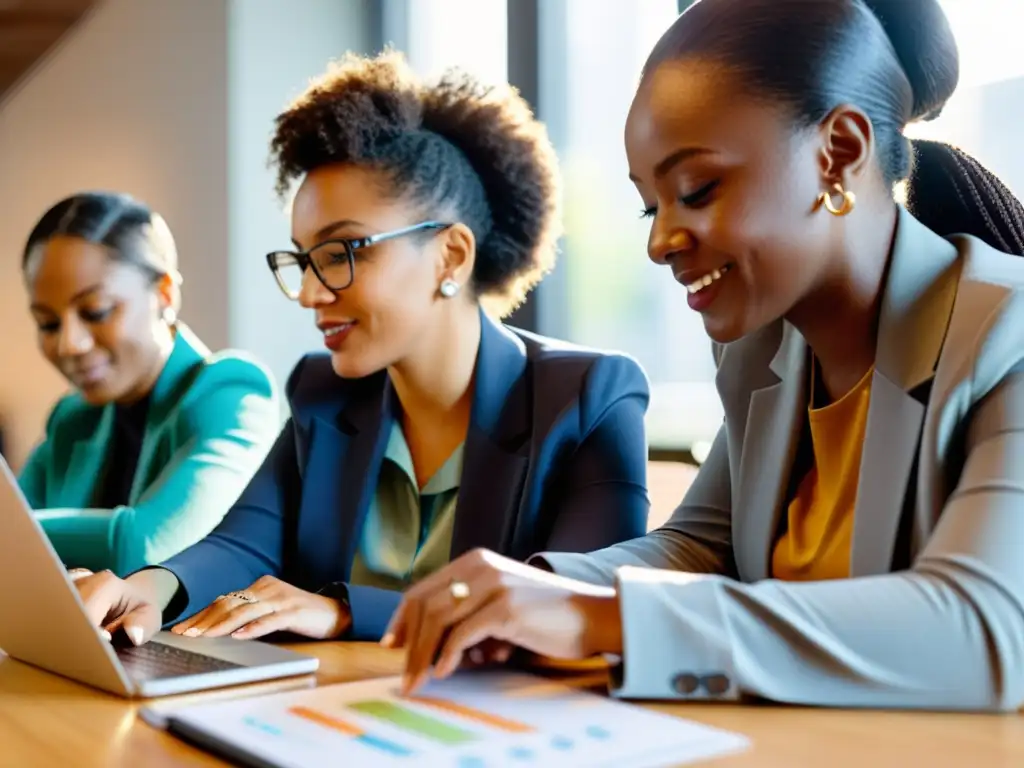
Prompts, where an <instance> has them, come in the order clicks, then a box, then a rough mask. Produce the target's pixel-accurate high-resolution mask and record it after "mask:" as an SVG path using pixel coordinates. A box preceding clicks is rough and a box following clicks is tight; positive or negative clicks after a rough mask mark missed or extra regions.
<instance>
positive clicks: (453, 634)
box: [417, 600, 508, 685]
mask: <svg viewBox="0 0 1024 768" xmlns="http://www.w3.org/2000/svg"><path fill="white" fill-rule="evenodd" d="M507 625H508V607H507V606H506V605H505V603H504V602H503V601H500V600H492V601H491V602H489V603H487V605H485V606H483V607H482V608H481V609H480V610H479V611H477V612H476V613H474V614H473V615H472V616H470V617H469V618H468V619H466V620H465V621H463V622H460V623H459V624H458V625H456V626H455V627H453V628H452V630H451V631H450V632H449V633H448V637H447V638H446V639H445V641H444V644H443V645H442V647H441V652H440V654H439V656H438V659H437V664H435V665H434V677H438V678H444V677H448V676H449V675H451V674H452V672H454V671H455V670H456V669H458V668H459V665H460V664H461V663H462V657H463V654H464V653H465V652H466V651H467V650H469V649H470V648H472V647H474V646H477V645H480V644H481V643H483V642H484V641H485V640H488V639H495V640H505V639H506V638H504V637H501V635H502V634H503V633H505V632H507ZM421 683H422V681H419V683H418V684H417V685H419V684H421Z"/></svg>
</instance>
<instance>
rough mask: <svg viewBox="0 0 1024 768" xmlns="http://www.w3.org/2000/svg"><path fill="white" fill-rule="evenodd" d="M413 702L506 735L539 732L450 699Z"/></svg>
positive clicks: (417, 700)
mask: <svg viewBox="0 0 1024 768" xmlns="http://www.w3.org/2000/svg"><path fill="white" fill-rule="evenodd" d="M411 701H414V702H416V703H417V704H422V705H424V706H427V707H433V708H434V709H437V710H440V711H442V712H447V713H450V714H453V715H458V716H460V717H464V718H466V719H467V720H473V721H475V722H478V723H480V724H482V725H487V726H490V727H491V728H495V729H497V730H499V731H505V732H506V733H533V732H535V731H536V730H537V729H536V728H534V727H532V726H529V725H526V724H524V723H520V722H517V721H515V720H509V719H507V718H504V717H499V716H498V715H493V714H491V713H489V712H481V711H480V710H479V709H474V708H473V707H467V706H466V705H465V704H459V703H458V702H454V701H450V700H449V699H439V698H435V697H433V696H414V697H413V698H412V699H411Z"/></svg>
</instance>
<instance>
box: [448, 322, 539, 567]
mask: <svg viewBox="0 0 1024 768" xmlns="http://www.w3.org/2000/svg"><path fill="white" fill-rule="evenodd" d="M480 323H481V330H480V349H479V352H478V353H477V362H476V371H475V374H474V387H475V388H474V393H473V407H472V413H471V415H470V426H469V432H468V434H467V435H466V447H465V452H464V454H463V463H462V479H461V481H460V485H459V493H458V500H457V502H456V507H455V522H454V529H453V531H452V545H451V557H452V558H453V559H454V558H456V557H458V556H459V555H461V554H463V553H465V552H467V551H469V550H470V549H473V548H475V547H486V548H488V549H493V550H495V551H498V552H507V551H509V547H510V545H511V541H512V536H513V533H514V530H515V523H516V519H517V517H518V511H519V504H520V502H521V500H522V491H523V487H524V483H525V480H526V474H527V467H528V466H529V459H528V457H526V456H523V455H521V453H519V450H520V448H521V447H522V446H523V444H524V441H525V438H526V436H527V434H528V432H529V425H530V422H529V398H528V392H527V387H526V381H525V377H524V375H523V374H524V372H525V369H526V350H525V349H524V347H523V343H522V342H521V341H520V340H519V339H518V338H516V337H515V336H514V335H513V334H512V333H510V332H509V331H507V330H506V329H505V328H503V327H501V326H500V325H498V324H497V323H495V322H494V321H492V320H491V319H490V318H488V317H487V315H486V314H484V313H483V312H481V313H480Z"/></svg>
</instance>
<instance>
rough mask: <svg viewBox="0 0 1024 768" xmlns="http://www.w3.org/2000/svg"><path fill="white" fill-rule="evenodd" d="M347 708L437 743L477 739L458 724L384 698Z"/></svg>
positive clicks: (453, 743) (465, 742) (452, 745)
mask: <svg viewBox="0 0 1024 768" xmlns="http://www.w3.org/2000/svg"><path fill="white" fill-rule="evenodd" d="M348 708H349V709H350V710H352V711H353V712H357V713H359V714H360V715H365V716H367V717H372V718H375V719H377V720H381V721H383V722H386V723H389V724H390V725H393V726H395V727H396V728H401V729H402V730H405V731H409V732H411V733H415V734H417V735H419V736H423V737H425V738H428V739H430V740H432V741H435V742H437V743H438V744H444V745H445V746H449V747H457V746H460V745H462V744H468V743H470V742H472V741H476V740H477V738H478V737H477V735H476V734H475V733H473V732H472V731H467V730H465V729H463V728H459V727H458V726H454V725H451V724H449V723H446V722H444V721H443V720H438V719H436V718H433V717H428V716H427V715H423V714H420V713H419V712H416V711H415V710H412V709H409V708H408V707H404V706H402V705H400V704H397V703H396V702H394V701H387V700H385V699H371V700H367V701H356V702H353V703H351V704H349V705H348Z"/></svg>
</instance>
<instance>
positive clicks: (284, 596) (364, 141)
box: [78, 53, 648, 643]
mask: <svg viewBox="0 0 1024 768" xmlns="http://www.w3.org/2000/svg"><path fill="white" fill-rule="evenodd" d="M271 147H272V154H273V158H274V160H275V162H276V167H277V169H278V191H279V193H281V195H282V196H284V195H287V194H288V193H289V192H290V191H291V189H292V187H294V186H296V185H297V189H295V191H294V198H293V200H292V205H291V212H292V235H293V241H294V248H293V249H292V250H288V251H277V252H274V253H271V254H269V255H268V257H267V260H268V263H269V266H270V268H271V270H272V271H273V273H274V275H275V277H276V279H277V281H278V283H279V285H280V287H281V288H282V290H283V292H284V293H285V295H286V296H288V297H289V298H291V299H295V300H297V301H298V302H299V303H300V304H301V305H302V306H303V307H305V308H306V309H309V310H311V311H312V313H313V315H314V316H315V322H316V324H317V327H318V328H319V329H320V330H321V331H322V333H323V336H324V344H325V346H326V347H327V350H328V352H326V353H319V354H312V355H308V356H306V357H305V358H303V359H302V360H301V361H300V362H299V364H298V365H297V366H296V368H295V370H294V372H293V373H292V375H291V377H290V379H289V382H288V385H287V394H288V397H289V400H290V404H291V411H292V418H291V420H290V421H289V422H288V424H287V425H286V426H285V429H284V431H283V432H282V434H281V436H280V438H279V439H278V441H277V444H276V446H275V447H274V449H273V451H272V452H271V455H270V457H269V458H268V460H267V462H266V464H265V465H264V466H263V468H262V469H261V470H260V471H259V473H258V474H257V475H256V476H255V478H254V479H253V481H252V483H251V484H250V486H249V488H248V489H247V490H246V491H245V493H244V494H243V495H242V497H241V499H240V500H239V501H238V503H237V504H236V505H235V506H234V508H233V509H232V510H231V511H230V512H229V513H228V515H227V517H226V518H225V520H224V522H223V524H222V525H221V526H220V527H219V528H218V529H217V530H215V531H214V532H213V533H212V534H211V535H210V536H208V537H207V538H206V539H204V540H203V541H201V542H199V543H198V544H196V545H195V546H193V547H191V548H189V549H188V550H186V551H184V552H182V553H181V554H180V555H178V556H176V557H174V558H171V559H170V560H168V561H166V562H165V563H163V565H162V567H160V568H156V569H150V570H144V571H141V572H139V573H136V574H134V575H132V576H130V577H129V578H128V579H127V580H124V581H121V580H119V579H115V578H114V577H113V576H111V575H110V574H101V575H95V576H89V577H87V578H84V579H80V580H79V581H78V585H79V587H80V589H81V591H82V594H83V596H84V598H85V599H86V602H87V604H88V605H89V606H90V609H91V613H92V615H95V616H96V617H97V618H98V619H99V620H100V621H101V623H102V624H103V626H105V627H106V628H107V629H108V631H112V630H113V629H114V628H116V627H118V626H123V627H124V629H125V631H126V632H127V634H128V635H129V637H131V639H132V640H133V641H134V642H137V643H138V642H144V641H145V640H146V639H148V638H149V637H150V636H151V635H152V634H153V633H154V632H155V631H156V630H157V629H158V627H159V626H160V624H161V611H163V620H164V621H173V620H179V619H180V618H182V617H191V618H187V619H186V620H185V621H179V623H178V624H177V625H176V626H175V627H174V631H176V632H179V633H183V634H186V635H189V636H200V635H201V636H205V637H215V636H222V635H229V634H230V635H232V636H234V637H240V638H255V637H260V636H262V635H265V634H267V633H269V632H274V631H289V632H292V633H297V634H300V635H305V636H308V637H314V638H340V637H345V638H350V639H376V638H379V637H380V636H381V634H382V632H383V630H384V628H385V627H386V626H387V623H388V620H389V619H390V617H391V614H392V612H393V611H394V609H395V607H396V606H397V605H398V603H399V600H400V595H401V590H402V589H403V588H405V587H406V586H408V585H410V584H412V583H414V582H416V581H418V580H419V579H421V578H423V577H424V576H427V575H429V574H430V573H432V572H434V571H436V570H437V569H439V568H441V567H443V566H444V565H445V564H447V563H448V562H449V561H450V560H451V559H452V558H454V557H458V556H459V555H461V554H463V553H465V552H467V551H469V550H473V549H478V548H488V549H492V550H495V551H498V552H501V553H503V554H504V555H506V556H508V557H512V558H515V559H523V558H525V557H528V556H529V555H530V554H531V553H533V552H536V551H538V550H548V549H555V550H563V551H575V552H586V551H589V550H592V549H595V548H599V547H602V546H608V545H611V544H613V543H616V542H619V541H622V540H625V539H630V538H633V537H636V536H639V535H642V534H643V533H644V530H645V526H646V519H647V512H648V501H647V494H646V490H645V472H646V445H645V438H644V428H643V417H644V412H645V410H646V406H647V401H648V388H647V382H646V378H645V376H644V374H643V372H642V370H641V369H640V367H639V366H638V365H637V364H636V363H635V362H634V361H633V360H631V359H629V358H627V357H624V356H621V355H615V354H605V353H602V352H598V351H594V350H588V349H582V348H577V347H573V346H570V345H567V344H564V343H560V342H553V341H551V340H549V339H545V338H542V337H539V336H536V335H532V334H528V333H524V332H521V331H517V330H513V329H510V328H507V327H505V326H503V325H502V324H500V323H498V322H496V321H495V320H494V319H492V315H496V316H499V317H500V316H504V315H506V314H507V313H508V312H510V311H511V310H512V309H513V308H514V307H515V306H516V305H517V304H518V303H519V302H521V301H522V299H523V298H524V296H525V295H526V293H527V292H528V291H529V290H530V289H531V288H532V287H533V286H534V285H536V284H537V282H538V281H539V280H540V279H541V277H542V276H543V275H544V273H545V272H546V271H548V270H549V269H550V268H551V266H552V263H553V261H554V257H555V248H556V241H557V238H558V235H559V227H558V222H559V215H558V195H559V189H558V175H557V168H556V158H555V155H554V152H553V150H552V148H551V145H550V143H549V141H548V139H547V136H546V134H545V131H544V128H543V126H542V125H541V124H540V123H539V122H537V121H536V120H535V119H534V117H533V115H532V114H531V112H530V110H529V108H528V107H527V105H526V103H525V102H524V101H523V100H522V99H521V98H520V97H519V96H518V95H517V94H516V93H515V92H514V91H512V90H511V89H508V88H504V89H503V88H484V87H482V86H481V85H479V84H478V83H476V82H474V81H473V80H472V79H470V78H468V77H466V76H463V75H458V74H451V75H449V76H448V77H446V78H445V79H443V80H442V81H441V82H440V83H438V84H436V85H427V84H424V83H422V82H420V81H419V80H418V79H417V78H416V77H415V76H414V75H413V73H412V72H411V70H410V69H409V68H408V66H407V65H406V64H405V62H404V60H403V59H402V58H401V56H399V55H398V54H395V53H385V54H382V55H381V56H378V57H376V58H371V59H367V58H360V57H355V56H349V57H347V58H345V59H344V60H342V61H341V62H340V63H338V64H336V65H334V66H332V67H331V68H330V69H329V71H328V72H327V73H326V74H325V75H324V76H322V77H321V78H320V79H319V80H317V81H315V82H314V83H312V84H311V86H310V87H309V88H308V90H307V91H306V92H305V93H304V94H303V95H302V96H301V97H299V98H298V99H297V100H296V101H295V102H294V104H292V105H291V106H290V107H289V108H288V109H287V110H286V111H285V112H284V113H283V114H281V115H280V116H279V117H278V118H277V125H276V132H275V134H274V137H273V141H272V144H271ZM485 308H486V309H487V310H488V311H484V310H485ZM233 590H239V591H236V592H233ZM218 595H220V597H218ZM201 609H202V610H201ZM197 611H198V613H197Z"/></svg>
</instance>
